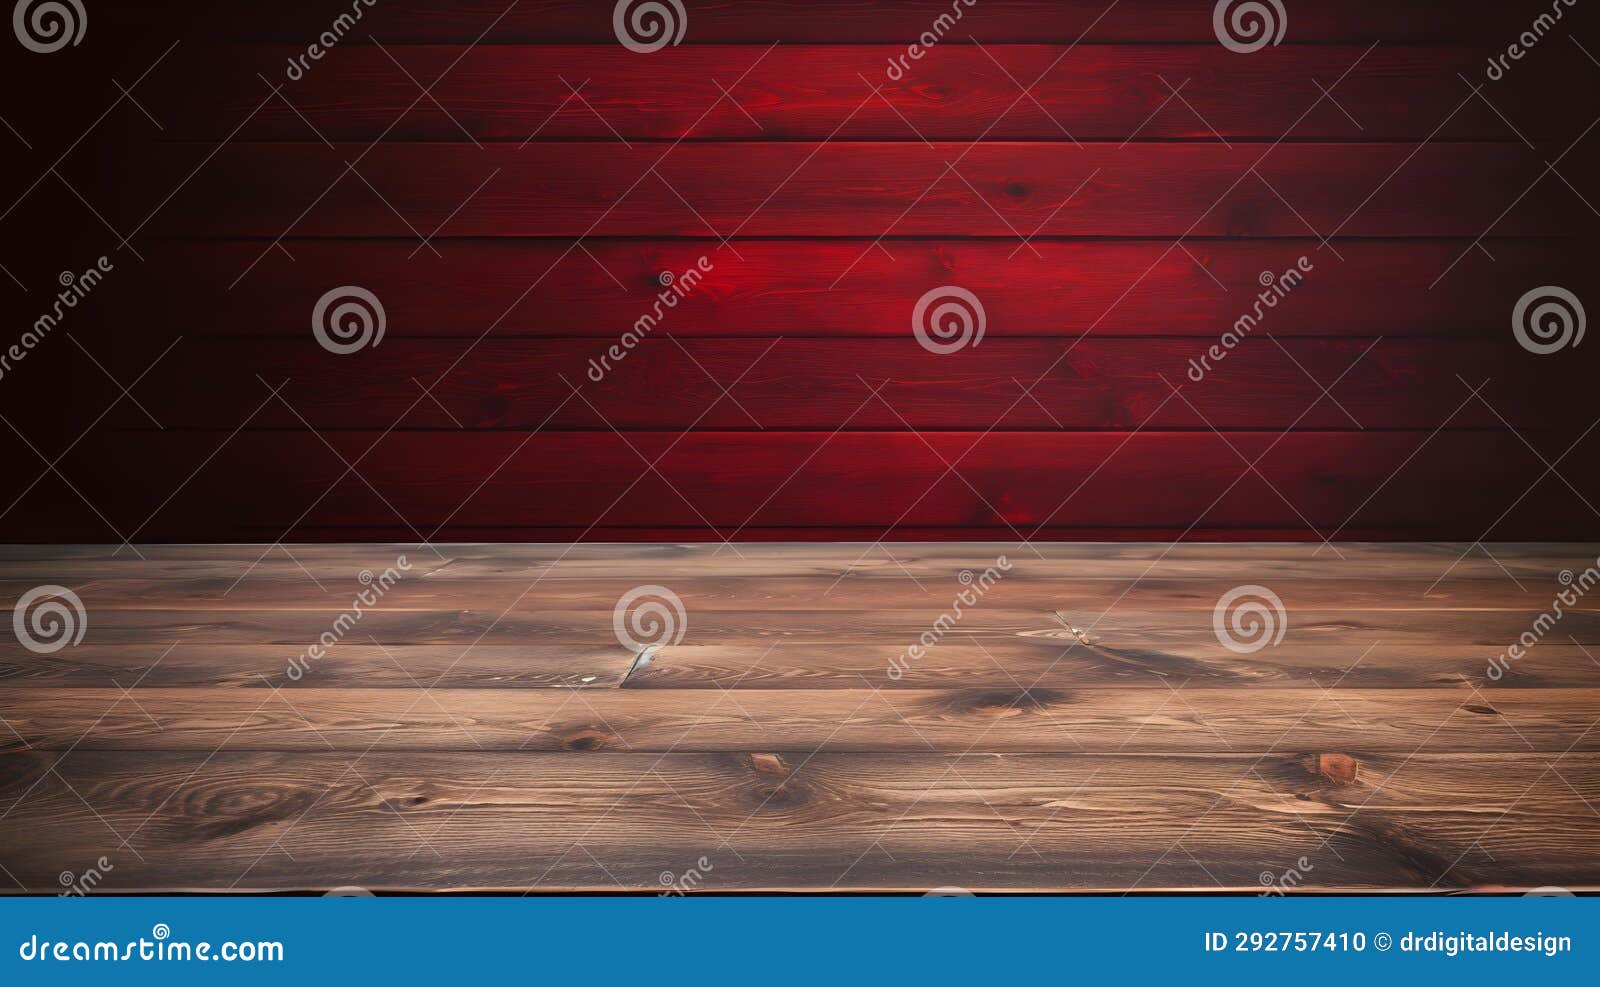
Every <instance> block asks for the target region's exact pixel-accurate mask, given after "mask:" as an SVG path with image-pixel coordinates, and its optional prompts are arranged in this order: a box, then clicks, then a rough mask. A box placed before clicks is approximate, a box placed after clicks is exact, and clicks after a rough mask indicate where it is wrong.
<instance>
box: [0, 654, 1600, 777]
mask: <svg viewBox="0 0 1600 987" xmlns="http://www.w3.org/2000/svg"><path fill="white" fill-rule="evenodd" d="M783 654H784V653H783V650H782V649H776V650H775V651H774V652H772V653H769V654H768V655H767V656H766V659H765V661H771V662H774V663H781V662H782V661H783V660H784V659H783ZM887 677H888V676H887V675H885V673H884V671H883V670H881V669H880V670H879V671H878V672H877V674H876V675H874V676H871V677H869V678H866V679H864V680H862V681H860V682H858V683H857V685H858V688H856V689H852V690H839V689H834V690H816V691H797V690H793V689H785V690H775V691H765V690H757V689H749V690H742V691H740V692H739V693H738V695H737V696H736V697H729V696H728V695H727V694H725V693H721V692H719V691H718V690H716V689H710V690H707V689H684V690H658V689H656V690H633V689H599V690H571V689H563V690H552V689H541V690H530V689H506V690H483V689H444V688H440V689H431V690H428V691H427V692H423V691H421V690H420V689H417V688H412V689H405V688H389V689H366V688H351V687H344V688H337V689H329V688H319V687H317V684H316V678H317V667H316V665H315V664H314V665H313V666H312V667H311V669H310V670H308V671H307V672H306V673H305V680H304V681H306V683H307V687H305V688H298V689H295V690H293V691H292V693H291V692H281V693H275V692H270V691H267V690H263V689H236V688H235V689H227V688H224V689H208V688H171V689H169V688H161V687H141V688H140V689H139V691H138V694H137V697H136V700H134V701H126V702H122V703H117V702H116V699H117V695H118V694H117V692H116V691H115V690H114V689H62V688H40V689H23V690H18V691H17V692H16V693H15V694H13V695H10V696H7V697H6V698H5V699H4V700H0V715H3V716H4V717H5V718H6V721H7V722H8V723H10V725H11V729H12V730H13V731H15V734H14V735H13V736H11V737H10V738H9V739H8V740H7V741H5V742H4V743H3V747H4V749H5V750H7V751H11V752H16V751H21V750H41V751H65V750H68V749H74V750H97V749H112V750H195V751H211V750H216V749H218V748H219V747H224V746H226V747H227V748H228V749H229V750H236V751H237V750H262V749H265V750H295V751H328V750H333V751H347V752H351V753H360V752H363V751H369V750H423V751H438V750H453V751H574V752H596V751H630V752H642V753H658V754H660V753H667V752H669V751H677V752H683V753H694V752H701V753H713V752H740V751H757V750H771V751H778V752H783V753H789V754H796V755H799V756H800V757H805V756H806V755H808V754H811V753H814V752H817V751H891V752H901V753H912V752H919V751H937V752H940V753H946V754H964V753H967V752H969V751H973V750H982V751H1003V752H1008V753H1016V752H1060V753H1094V754H1113V753H1230V752H1234V751H1271V750H1289V751H1299V750H1342V751H1405V750H1413V749H1416V748H1418V747H1420V746H1423V745H1425V744H1426V745H1430V748H1431V749H1432V750H1441V751H1452V752H1459V753H1487V752H1495V751H1527V752H1540V753H1546V754H1560V753H1563V752H1565V751H1567V750H1569V749H1571V750H1580V751H1600V731H1596V732H1588V731H1587V730H1586V728H1587V727H1589V725H1590V724H1592V723H1595V722H1596V721H1597V720H1600V691H1597V690H1596V689H1592V688H1590V689H1549V688H1547V689H1538V690H1529V689H1518V690H1507V691H1505V692H1496V693H1495V695H1494V697H1493V699H1490V698H1488V697H1484V696H1481V693H1479V694H1474V693H1471V692H1465V691H1463V690H1460V689H1438V690H1435V689H1411V690H1407V691H1405V692H1404V693H1401V694H1400V696H1399V697H1398V699H1399V700H1403V701H1397V696H1396V694H1395V693H1393V692H1391V691H1388V690H1367V689H1358V688H1350V687H1346V686H1341V687H1340V688H1339V689H1338V690H1337V691H1336V692H1333V693H1332V694H1329V693H1328V692H1326V691H1324V690H1320V689H1316V688H1311V689H1280V688H1274V687H1270V686H1254V687H1250V688H1245V689H1211V688H1205V687H1198V686H1190V687H1187V688H1182V689H1181V690H1180V689H1179V687H1178V686H1179V684H1180V683H1174V684H1173V688H1172V690H1151V689H1127V690H1123V689H1072V690H1070V691H1064V690H1055V689H1044V688H1025V687H1024V686H1026V683H1024V684H1022V685H1014V686H1011V687H1010V688H1006V689H987V690H980V689H948V690H937V691H928V690H900V691H894V692H884V693H881V694H880V693H877V692H874V691H872V690H873V687H874V686H876V683H877V681H878V680H879V679H883V678H887ZM108 707H110V708H109V709H108ZM1574 738H1577V739H1576V740H1574Z"/></svg>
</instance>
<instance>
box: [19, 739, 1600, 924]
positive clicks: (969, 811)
mask: <svg viewBox="0 0 1600 987" xmlns="http://www.w3.org/2000/svg"><path fill="white" fill-rule="evenodd" d="M1331 753H1333V752H1330V754H1331ZM54 756H55V755H53V754H51V753H47V752H36V753H33V754H24V755H13V756H7V757H5V758H0V771H4V772H5V779H6V780H5V784H4V785H3V787H0V796H9V795H12V794H13V793H16V792H20V791H21V790H22V789H23V788H25V787H27V786H28V785H31V784H33V783H34V782H35V780H38V779H39V777H40V776H41V775H45V769H46V768H47V767H48V766H49V765H50V763H51V761H52V760H53V759H54ZM1550 760H1551V758H1550V757H1549V756H1545V755H1470V756H1459V755H1443V756H1440V755H1433V754H1428V753H1423V754H1418V755H1416V756H1414V757H1412V756H1406V755H1405V754H1404V753H1397V754H1391V755H1379V756H1363V757H1360V758H1357V759H1348V760H1341V759H1340V758H1339V757H1337V756H1329V757H1323V756H1321V755H1320V753H1316V754H1310V755H1307V754H1301V753H1293V754H1290V753H1279V754H1272V755H1268V756H1266V757H1261V756H1260V755H1259V754H1238V755H1220V754H1219V755H1205V756H1198V757H1170V756H1169V757H1138V756H1098V757H1087V756H1073V755H988V756H984V757H970V758H957V757H950V756H943V755H936V754H898V755H894V754H876V755H849V754H826V753H824V754H818V755H816V756H815V757H812V758H809V759H807V760H806V761H805V766H804V767H803V768H802V767H800V761H799V758H796V757H793V756H787V755H778V754H767V753H758V754H755V755H731V754H715V755H697V754H671V755H667V756H665V757H663V756H662V755H659V754H607V755H603V756H575V755H573V754H569V753H562V754H484V753H478V752H474V753H471V754H466V753H455V754H426V753H411V752H407V753H403V754H387V753H383V752H374V753H373V754H372V755H371V756H370V757H368V758H365V759H363V760H362V762H361V764H360V766H359V768H358V770H357V771H355V772H351V771H350V770H349V758H348V756H345V755H341V754H327V753H318V752H313V751H303V752H292V753H248V752H233V751H225V752H222V753H220V754H216V755H215V756H210V757H208V756H207V755H206V754H205V753H201V752H193V753H139V754H136V755H130V754H126V753H102V752H94V751H84V752H82V753H81V754H76V755H74V757H73V759H72V760H71V761H69V762H68V763H67V764H65V765H63V766H62V767H61V769H60V771H61V776H60V777H59V778H58V777H56V776H54V775H53V774H52V775H46V776H45V777H43V778H42V780H38V785H37V788H36V789H35V791H34V792H33V793H32V794H30V795H29V797H28V798H27V799H25V800H23V801H22V802H21V803H19V804H18V806H17V808H16V809H15V810H14V811H13V812H12V814H11V815H10V816H9V817H8V818H7V819H6V820H5V821H4V823H3V825H4V827H5V830H6V831H7V832H8V833H26V834H27V836H28V844H29V847H30V849H31V852H29V853H27V854H8V861H7V867H8V868H10V869H11V870H12V871H13V872H14V873H15V874H16V876H17V877H18V879H19V880H20V881H21V882H22V883H24V884H25V885H26V886H28V887H31V888H36V889H42V890H43V889H47V890H49V891H50V892H51V893H54V892H55V890H56V889H57V888H58V884H57V881H56V876H57V874H58V873H59V871H60V869H61V864H60V861H62V860H66V859H74V858H71V857H70V855H71V854H73V853H80V854H81V853H82V852H83V850H84V848H86V847H102V848H106V849H110V848H111V847H113V846H114V845H115V844H116V843H117V837H116V836H115V835H113V833H112V831H110V830H108V829H107V826H108V825H109V826H111V827H113V828H114V829H115V830H116V831H117V832H121V833H125V834H129V842H130V845H131V846H133V847H134V848H135V849H137V850H138V851H139V856H138V857H135V856H133V855H132V854H118V856H117V860H118V863H117V870H116V872H115V875H114V876H115V880H116V882H117V885H116V886H117V887H121V888H142V889H149V890H168V891H177V890H194V889H204V888H221V887H233V888H237V889H240V890H292V889H298V890H306V889H312V890H325V889H326V888H328V887H336V886H339V885H349V884H357V883H359V884H360V885H362V886H365V887H368V888H372V889H375V890H397V889H407V888H453V889H458V890H469V889H505V890H519V891H520V890H525V889H526V888H528V887H530V886H537V887H539V888H541V889H543V890H560V889H588V890H612V891H615V890H618V888H619V885H620V886H621V888H623V889H629V888H631V889H634V890H648V891H651V892H656V891H658V890H659V888H660V886H661V885H660V883H659V880H658V875H659V874H660V873H661V872H662V871H671V872H673V873H678V872H681V871H682V870H683V869H684V868H686V867H692V866H694V865H695V864H696V862H697V861H698V860H699V859H700V858H702V857H705V858H706V859H707V860H708V861H709V862H710V864H711V870H710V871H709V872H708V873H707V880H706V881H705V883H704V884H703V885H702V888H703V889H704V890H735V889H744V890H785V889H805V888H810V889H814V890H824V889H833V890H917V891H925V890H927V889H928V888H930V887H936V886H940V885H958V886H962V887H966V888H969V889H972V890H999V889H1006V888H1012V889H1037V888H1040V887H1054V888H1060V889H1072V890H1091V889H1104V890H1115V891H1119V892H1120V891H1126V890H1129V889H1130V887H1132V888H1134V889H1136V890H1146V891H1148V890H1160V889H1178V888H1186V889H1200V888H1205V889H1213V890H1214V889H1216V888H1218V887H1219V886H1221V887H1223V888H1234V889H1237V890H1248V891H1250V892H1252V893H1258V892H1259V889H1260V887H1261V883H1260V881H1259V877H1258V875H1259V874H1260V873H1261V872H1262V871H1263V870H1264V869H1266V868H1267V867H1268V866H1269V865H1268V864H1266V863H1264V861H1281V862H1282V864H1281V866H1283V867H1287V866H1292V865H1293V863H1294V862H1295V861H1297V860H1299V859H1300V858H1302V857H1307V856H1308V855H1309V856H1313V857H1315V860H1314V863H1313V869H1312V870H1310V871H1307V872H1306V875H1305V881H1306V883H1305V885H1303V886H1310V887H1316V888H1322V889H1335V888H1389V889H1393V888H1395V887H1397V886H1402V887H1413V888H1423V887H1435V888H1449V889H1454V888H1471V887H1474V886H1482V885H1491V886H1494V887H1510V888H1522V889H1527V888H1532V887H1538V886H1547V885H1553V884H1557V883H1558V882H1564V883H1563V884H1562V886H1565V887H1569V888H1585V887H1594V886H1600V870H1597V869H1596V866H1595V863H1594V857H1593V855H1592V854H1591V853H1590V852H1589V851H1590V849H1591V848H1592V845H1593V839H1594V827H1593V820H1592V817H1591V816H1589V815H1588V814H1587V812H1586V810H1584V809H1583V808H1582V806H1581V805H1579V806H1575V805H1574V801H1573V795H1572V788H1569V787H1568V785H1569V784H1570V785H1571V786H1572V787H1573V788H1577V789H1578V790H1579V791H1587V790H1592V789H1594V788H1595V786H1597V785H1600V764H1597V760H1596V758H1595V756H1594V755H1592V754H1586V753H1578V752H1574V753H1573V754H1571V755H1568V756H1567V757H1565V758H1562V759H1561V760H1560V763H1559V765H1558V773H1556V774H1552V773H1551V772H1550V770H1549V767H1550V764H1549V762H1550ZM1564 780H1565V781H1564ZM68 785H71V786H72V788H71V789H70V790H69V789H68V787H67V786H68ZM75 792H76V793H79V794H81V796H82V799H83V800H87V801H88V802H89V803H90V804H91V805H96V806H99V807H101V809H102V811H103V813H104V814H105V815H104V820H105V821H104V822H102V821H98V820H96V819H95V818H94V817H93V816H91V815H90V814H89V813H87V812H86V811H85V810H84V808H83V801H80V799H79V797H78V795H77V794H75ZM1513 809H1515V811H1512V810H1513ZM1486 815H1490V816H1491V818H1492V817H1493V816H1496V815H1497V816H1499V817H1500V821H1499V822H1498V823H1497V824H1496V825H1495V826H1494V827H1493V830H1492V832H1491V833H1490V834H1485V826H1486V825H1487V822H1486V820H1485V816H1486ZM352 833H361V834H363V838H361V839H356V840H352V839H351V838H350V836H351V834H352ZM1180 838H1181V839H1182V841H1183V847H1184V849H1185V852H1184V853H1168V852H1167V851H1169V850H1170V849H1171V847H1172V846H1173V843H1174V841H1176V840H1178V839H1180ZM1480 840H1485V841H1486V842H1487V846H1483V847H1481V848H1480V843H1479V841H1480ZM575 842H581V844H582V846H583V848H584V851H585V852H574V851H573V845H574V843H575ZM7 845H8V846H9V845H12V844H10V843H9V842H8V844H7ZM429 845H433V846H435V847H436V851H434V852H430V851H429V850H428V846H429ZM196 846H204V848H205V852H203V853H197V852H195V847H196ZM874 846H879V847H881V848H882V849H883V850H886V851H888V852H887V853H884V852H869V851H870V850H871V849H872V848H873V847H874ZM280 847H282V848H283V849H285V850H288V851H289V852H288V853H283V852H279V848H280ZM1019 847H1021V848H1022V852H1017V851H1018V848H1019ZM1029 847H1031V848H1033V852H1029V850H1028V849H1027V848H1029ZM413 850H416V851H417V852H412V851H413ZM1485 851H1487V852H1485ZM100 852H104V851H100ZM1490 853H1492V854H1493V857H1492V858H1490V857H1489V854H1490ZM289 854H293V856H292V857H291V856H290V855H289ZM1152 861H1153V862H1154V864H1152ZM602 864H603V867H602ZM1272 866H1279V865H1272ZM1141 875H1142V876H1141ZM103 890H106V891H110V890H113V885H112V883H111V882H109V881H108V882H107V883H106V885H105V886H104V888H103Z"/></svg>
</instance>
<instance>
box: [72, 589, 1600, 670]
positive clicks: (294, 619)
mask: <svg viewBox="0 0 1600 987" xmlns="http://www.w3.org/2000/svg"><path fill="white" fill-rule="evenodd" d="M357 592H359V591H358V590H351V591H350V592H349V596H351V597H352V598H353V597H354V596H355V595H356V593H357ZM955 592H957V591H956V590H954V589H952V590H951V591H950V594H949V595H950V596H951V597H952V598H953V597H954V594H955ZM335 599H337V598H335ZM616 602H617V601H616V600H614V599H601V600H597V601H595V605H594V606H592V607H588V608H585V609H581V610H557V609H549V608H541V609H538V610H536V611H532V612H529V611H511V612H505V611H502V610H496V609H492V608H486V609H483V610H476V609H470V608H467V607H465V606H463V607H459V608H456V609H450V610H393V611H391V610H387V609H383V608H376V609H371V610H367V611H365V613H364V616H363V617H361V618H360V620H359V633H360V634H361V636H362V639H363V640H365V641H369V642H377V643H379V644H390V643H394V644H429V645H445V644H460V645H461V646H462V647H466V646H468V645H473V644H474V643H475V642H481V643H484V644H512V643H514V642H517V641H528V642H531V643H537V644H584V645H590V646H609V645H610V644H611V643H614V642H616V641H617V631H616V629H615V627H614V626H613V623H612V609H611V608H612V607H614V606H615V605H616ZM841 603H842V604H845V605H842V606H840V607H839V608H838V609H831V610H826V609H817V610H794V611H788V610H786V611H776V612H761V611H748V610H735V611H721V610H708V609H698V610H695V611H694V612H693V613H691V614H690V617H689V620H690V622H691V623H692V625H693V633H692V635H690V636H687V637H686V638H685V642H686V643H689V644H696V645H711V644H748V643H750V642H754V641H760V642H763V644H773V643H775V642H780V641H792V642H801V643H808V642H809V643H826V644H829V645H840V644H859V643H874V642H883V641H888V642H889V643H891V644H899V645H901V646H902V648H909V647H911V646H912V645H914V644H917V643H918V641H919V640H920V638H921V636H922V634H923V633H924V632H930V631H932V629H933V626H934V624H935V622H936V621H937V620H938V619H939V618H940V617H941V616H944V615H945V612H946V610H947V609H948V608H950V603H949V602H948V601H946V602H944V603H943V604H940V605H939V606H938V607H932V606H930V607H929V608H928V610H927V611H926V612H923V613H914V612H908V611H892V610H890V611H882V610H866V611H864V610H857V609H851V608H850V606H849V605H848V604H846V603H845V601H841ZM349 606H350V604H349V603H347V602H345V601H342V600H341V601H338V602H330V603H329V604H328V606H326V607H325V608H324V609H322V610H320V611H318V610H287V611H286V610H251V609H246V608H234V609H226V610H222V609H218V610H205V611H199V610H189V609H178V610H162V609H138V610H118V609H113V608H100V609H98V610H96V612H95V614H94V625H95V640H96V641H99V642H100V643H103V644H139V643H142V642H152V641H161V642H165V643H172V642H176V641H188V642H191V643H208V644H225V643H272V644H299V645H301V646H302V647H310V646H311V645H312V644H314V643H316V642H317V641H318V640H319V639H320V637H321V635H322V634H323V632H325V631H330V629H331V628H332V627H333V626H334V624H335V622H336V621H338V620H339V617H340V615H341V614H342V613H343V612H344V611H345V610H346V609H347V608H349ZM1539 616H1540V612H1539V611H1537V610H1531V609H1530V610H1528V611H1525V612H1521V613H1519V612H1516V611H1450V610H1443V611H1441V610H1414V611H1388V610H1321V611H1313V612H1307V613H1302V614H1299V615H1298V616H1291V618H1290V619H1291V624H1292V628H1293V634H1294V640H1295V642H1296V643H1300V644H1334V645H1338V644H1343V643H1345V642H1347V641H1356V642H1360V643H1361V645H1362V646H1367V645H1372V644H1376V643H1381V642H1385V641H1387V642H1389V643H1391V644H1404V645H1432V644H1478V645H1487V646H1496V645H1498V646H1500V647H1501V648H1505V647H1508V646H1509V645H1511V644H1513V643H1515V642H1516V641H1517V639H1518V638H1519V636H1520V635H1521V634H1523V633H1524V632H1525V631H1526V632H1530V633H1531V629H1532V627H1533V624H1534V621H1535V620H1537V619H1538V618H1539ZM349 623H350V621H345V622H344V624H341V627H342V628H344V627H345V625H348V624H349ZM951 623H955V627H954V628H953V629H951V628H949V626H948V625H949V624H951ZM941 626H944V627H946V630H945V633H947V634H949V633H953V634H957V635H959V636H961V637H963V638H972V639H975V640H978V641H980V642H987V641H990V640H1000V641H1009V640H1013V639H1015V638H1027V639H1034V640H1037V641H1039V642H1041V646H1047V647H1048V646H1053V647H1055V648H1057V649H1061V650H1064V649H1066V648H1068V647H1070V646H1071V645H1073V644H1074V643H1080V644H1084V645H1086V646H1087V647H1088V649H1090V650H1091V651H1092V650H1094V649H1100V650H1101V651H1103V652H1106V653H1107V655H1105V656H1103V657H1105V660H1108V661H1115V660H1116V659H1117V654H1118V652H1121V651H1123V650H1126V649H1134V650H1137V649H1140V648H1149V647H1152V646H1162V647H1165V646H1168V645H1178V646H1185V645H1194V644H1201V645H1203V646H1205V647H1207V648H1209V647H1211V646H1213V645H1215V644H1216V643H1217V635H1216V632H1215V630H1214V628H1213V623H1212V615H1211V614H1210V613H1207V612H1202V611H1167V610H1145V611H1140V610H1132V609H1129V608H1126V607H1120V606H1119V607H1118V608H1116V609H1115V610H1114V611H1112V612H1110V613H1107V612H1105V611H1104V610H1100V611H1094V610H1074V609H1064V610H1061V611H1059V612H1058V611H1042V612H1041V611H1038V610H1006V609H1003V608H1001V607H999V606H996V607H992V608H991V607H977V608H974V609H972V610H971V611H969V612H967V613H965V614H964V615H963V617H962V618H961V619H960V621H958V622H957V621H953V619H952V620H950V621H946V624H945V625H941ZM1560 627H1561V633H1562V635H1563V636H1564V637H1565V638H1570V640H1571V641H1572V642H1573V643H1577V644H1583V645H1589V644H1600V613H1596V612H1594V611H1584V612H1580V613H1570V614H1567V615H1566V616H1565V617H1564V618H1563V619H1562V621H1561V625H1560ZM346 633H348V629H346ZM339 636H340V635H338V634H334V637H335V638H337V637H339ZM163 646H165V645H163Z"/></svg>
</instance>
